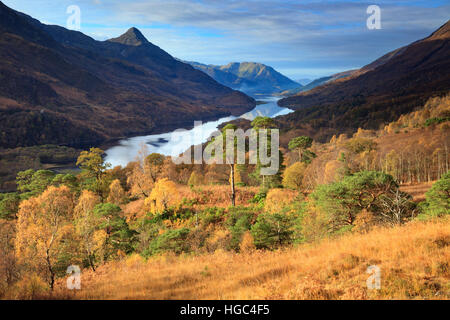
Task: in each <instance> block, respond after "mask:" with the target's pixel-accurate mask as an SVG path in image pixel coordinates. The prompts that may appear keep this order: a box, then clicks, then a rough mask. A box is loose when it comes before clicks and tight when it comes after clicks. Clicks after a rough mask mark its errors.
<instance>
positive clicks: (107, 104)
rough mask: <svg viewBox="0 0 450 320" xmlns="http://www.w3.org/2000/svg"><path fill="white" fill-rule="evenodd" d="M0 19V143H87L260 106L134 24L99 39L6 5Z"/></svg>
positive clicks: (161, 128)
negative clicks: (174, 54) (165, 48)
mask: <svg viewBox="0 0 450 320" xmlns="http://www.w3.org/2000/svg"><path fill="white" fill-rule="evenodd" d="M0 18H1V19H0V80H1V81H0V132H1V135H0V147H9V148H11V147H17V146H31V145H37V144H49V143H51V144H67V145H72V146H80V147H85V146H90V145H92V144H98V143H100V142H102V141H105V140H106V139H109V138H117V137H123V136H129V135H133V134H145V133H149V132H156V131H159V132H161V131H164V130H167V129H169V128H176V127H179V126H182V125H192V123H193V121H194V120H199V119H203V120H206V119H211V118H218V117H221V116H224V115H229V114H234V115H237V114H241V113H244V112H245V111H248V110H250V109H251V108H253V107H254V106H255V101H254V100H253V99H252V98H250V97H248V96H246V95H245V94H243V93H241V92H238V91H234V90H232V89H230V88H227V87H225V86H223V85H221V84H219V83H217V82H216V81H215V80H214V79H212V78H211V77H209V76H207V75H206V74H204V73H203V72H200V71H198V70H195V69H194V68H192V67H191V66H190V65H188V64H185V63H182V62H179V61H177V60H176V59H174V58H173V57H172V56H170V55H169V54H168V53H166V52H165V51H163V50H162V49H160V48H159V47H157V46H155V45H153V44H151V43H150V42H149V41H148V40H147V39H145V37H144V36H143V35H142V34H141V33H140V32H139V30H137V29H135V28H131V29H129V30H128V31H127V32H126V33H125V34H124V35H122V36H120V37H118V38H115V39H111V40H110V41H96V40H94V39H92V38H90V37H88V36H86V35H84V34H82V33H80V32H75V31H70V30H67V29H65V28H62V27H59V26H50V25H44V24H41V23H40V22H39V21H37V20H35V19H33V18H31V17H29V16H26V15H24V14H22V13H19V12H16V11H14V10H12V9H10V8H8V7H6V6H5V5H3V4H2V3H1V2H0Z"/></svg>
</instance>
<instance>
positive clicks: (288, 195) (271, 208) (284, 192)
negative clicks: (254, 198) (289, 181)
mask: <svg viewBox="0 0 450 320" xmlns="http://www.w3.org/2000/svg"><path fill="white" fill-rule="evenodd" d="M297 196H298V192H297V191H295V190H288V189H271V190H270V191H269V193H268V194H267V197H266V203H265V206H264V209H265V210H266V211H267V212H270V213H278V212H280V210H282V209H283V208H284V207H286V206H288V205H290V204H291V203H292V202H293V201H294V200H295V198H296V197H297Z"/></svg>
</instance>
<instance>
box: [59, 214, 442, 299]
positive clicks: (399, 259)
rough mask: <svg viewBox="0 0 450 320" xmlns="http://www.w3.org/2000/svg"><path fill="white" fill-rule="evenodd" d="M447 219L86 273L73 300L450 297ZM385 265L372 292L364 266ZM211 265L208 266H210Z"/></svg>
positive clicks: (121, 263)
mask: <svg viewBox="0 0 450 320" xmlns="http://www.w3.org/2000/svg"><path fill="white" fill-rule="evenodd" d="M449 224H450V221H449V220H448V219H447V220H440V221H429V222H412V223H408V224H406V225H404V226H401V227H396V228H389V229H383V228H376V229H374V230H372V231H370V232H369V233H366V234H349V235H346V236H343V237H341V238H338V239H328V240H323V241H322V242H321V243H320V244H314V245H301V246H299V247H298V248H291V249H284V250H278V251H254V252H251V253H244V254H235V253H231V252H223V251H217V252H216V253H214V254H211V255H203V256H180V257H174V256H173V255H165V256H161V257H155V258H151V259H149V260H148V262H145V261H142V260H140V259H133V260H132V262H131V261H128V260H125V261H119V262H111V263H108V264H107V265H105V266H103V267H101V268H99V269H98V270H97V272H95V274H94V273H93V272H89V271H86V272H83V273H82V283H83V290H80V291H78V292H76V293H72V292H67V289H65V282H64V279H62V280H61V281H60V285H59V286H58V290H57V291H56V293H55V295H54V297H59V298H68V297H71V298H75V299H193V300H197V299H262V300H264V299H294V300H298V299H450V296H449V292H450V291H449V289H450V287H449V281H448V279H449V277H450V269H449V267H448V261H450V247H449V246H448V244H449V243H450V228H449ZM370 265H377V266H379V267H380V268H381V289H380V290H369V289H368V288H367V285H366V280H367V278H368V277H369V275H368V274H367V273H366V270H367V267H368V266H370ZM205 270H206V271H205Z"/></svg>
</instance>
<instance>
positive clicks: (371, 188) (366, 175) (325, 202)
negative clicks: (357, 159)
mask: <svg viewBox="0 0 450 320" xmlns="http://www.w3.org/2000/svg"><path fill="white" fill-rule="evenodd" d="M397 189H398V185H397V184H396V183H395V181H394V178H393V177H392V176H390V175H388V174H385V173H383V172H378V171H361V172H358V173H355V174H354V175H351V176H346V177H344V179H343V180H342V181H339V182H335V183H331V184H328V185H321V186H319V187H317V188H316V190H315V191H314V192H313V193H312V194H311V196H310V198H311V199H312V200H313V201H314V203H315V205H316V206H317V207H318V208H319V209H321V210H322V211H323V212H325V213H327V214H328V216H329V221H330V228H331V229H332V231H333V232H337V231H338V230H339V229H341V228H343V227H345V226H348V225H353V223H354V221H355V218H356V215H357V214H358V213H360V212H361V211H362V210H363V209H366V210H368V211H370V212H372V213H375V214H377V213H378V214H380V213H381V212H383V213H384V208H383V202H382V200H383V197H391V196H392V194H394V192H395V191H396V190H397Z"/></svg>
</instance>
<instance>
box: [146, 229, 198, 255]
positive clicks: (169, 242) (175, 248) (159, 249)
mask: <svg viewBox="0 0 450 320" xmlns="http://www.w3.org/2000/svg"><path fill="white" fill-rule="evenodd" d="M189 232H190V230H189V229H187V228H182V229H176V230H167V231H166V232H164V233H163V234H161V235H159V236H158V237H156V238H155V239H154V240H153V241H151V242H150V245H149V247H148V248H147V249H146V250H144V252H143V253H142V255H143V256H144V257H149V256H152V255H155V254H159V253H163V252H166V251H171V252H173V253H176V254H180V253H182V252H187V251H189V246H188V245H187V243H186V239H187V237H188V235H189Z"/></svg>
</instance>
